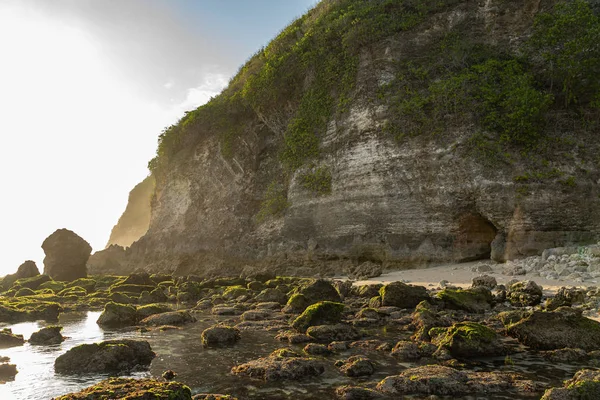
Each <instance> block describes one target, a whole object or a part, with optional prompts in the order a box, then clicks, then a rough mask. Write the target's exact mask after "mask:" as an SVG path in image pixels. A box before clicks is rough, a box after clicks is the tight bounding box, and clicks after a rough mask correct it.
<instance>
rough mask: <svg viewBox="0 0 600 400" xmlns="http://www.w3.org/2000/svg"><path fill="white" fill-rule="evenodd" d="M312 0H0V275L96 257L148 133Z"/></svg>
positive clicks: (219, 80) (152, 143)
mask: <svg viewBox="0 0 600 400" xmlns="http://www.w3.org/2000/svg"><path fill="white" fill-rule="evenodd" d="M314 3H315V0H160V1H159V0H52V1H48V0H0V276H2V275H5V274H7V273H12V272H14V271H16V269H17V267H18V266H19V265H20V264H21V263H22V262H23V261H25V260H34V261H36V263H37V265H38V268H39V269H40V272H42V270H43V262H42V260H43V258H44V253H43V251H42V249H41V247H40V246H41V244H42V242H43V241H44V239H45V238H46V237H47V236H48V235H50V234H51V233H52V232H54V231H55V230H56V229H59V228H67V229H71V230H73V231H74V232H76V233H77V234H78V235H80V236H81V237H83V238H84V239H85V240H87V241H88V242H89V243H90V244H91V245H92V248H93V249H94V251H97V250H101V249H103V248H104V246H105V244H106V242H107V240H108V237H109V235H110V230H111V229H112V227H113V225H114V224H115V223H116V222H117V220H118V218H119V216H120V215H121V213H122V212H123V211H124V210H125V206H126V203H127V196H128V194H129V191H130V190H131V189H132V188H133V187H134V186H135V184H137V183H138V182H140V181H141V180H143V179H144V178H145V177H146V176H147V175H148V170H147V163H148V161H149V160H150V159H151V158H152V157H153V156H154V153H155V150H156V144H157V137H158V134H159V133H160V131H161V130H162V129H163V128H164V127H166V126H168V125H171V124H173V123H175V122H176V121H177V120H178V119H179V118H180V117H181V116H182V115H183V113H184V112H185V111H189V110H192V109H194V108H196V107H198V106H199V105H201V104H203V103H205V102H206V101H208V100H209V99H210V97H211V96H214V95H216V94H218V93H219V92H220V91H221V90H222V89H223V88H224V86H225V85H226V84H227V82H228V80H229V78H230V77H231V76H232V75H233V74H234V73H235V72H236V71H237V70H238V68H239V67H240V66H241V65H242V64H243V63H244V62H245V61H246V60H247V59H248V58H249V57H250V56H251V55H252V54H254V53H255V52H256V51H257V50H258V49H259V48H260V47H261V46H264V45H266V44H267V43H268V42H269V41H270V39H272V38H273V37H275V36H276V35H277V33H278V32H279V31H280V30H281V29H283V28H284V27H285V26H286V25H288V24H289V23H290V22H291V21H293V20H294V19H295V18H296V17H298V16H300V15H302V14H303V13H304V12H306V11H307V10H308V9H309V8H310V7H312V6H313V5H314Z"/></svg>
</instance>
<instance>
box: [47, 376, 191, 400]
mask: <svg viewBox="0 0 600 400" xmlns="http://www.w3.org/2000/svg"><path fill="white" fill-rule="evenodd" d="M107 393H110V394H109V396H110V397H111V398H113V399H132V400H133V399H154V400H191V399H192V392H191V391H190V388H189V387H187V386H185V385H183V384H181V383H178V382H161V381H158V380H155V379H131V378H108V379H106V380H104V381H102V382H98V383H96V384H95V385H93V386H90V387H88V388H86V389H83V390H82V391H80V392H77V393H69V394H65V395H63V396H60V397H57V398H56V399H55V400H92V399H98V398H104V397H105V396H107Z"/></svg>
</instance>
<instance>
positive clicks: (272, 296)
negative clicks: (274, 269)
mask: <svg viewBox="0 0 600 400" xmlns="http://www.w3.org/2000/svg"><path fill="white" fill-rule="evenodd" d="M254 299H255V300H256V301H258V302H260V303H273V302H274V303H279V304H285V303H286V302H287V296H286V295H285V293H283V292H282V291H281V290H279V289H276V288H267V289H264V290H263V291H261V292H260V293H259V294H257V295H256V297H255V298H254Z"/></svg>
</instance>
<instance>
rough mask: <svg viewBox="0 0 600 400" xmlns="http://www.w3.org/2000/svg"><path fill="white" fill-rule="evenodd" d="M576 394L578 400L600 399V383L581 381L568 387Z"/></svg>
mask: <svg viewBox="0 0 600 400" xmlns="http://www.w3.org/2000/svg"><path fill="white" fill-rule="evenodd" d="M567 388H568V389H571V390H572V391H573V392H575V393H576V396H578V397H577V399H578V400H596V399H600V381H596V380H593V381H589V380H586V381H579V382H575V383H572V384H570V385H568V386H567Z"/></svg>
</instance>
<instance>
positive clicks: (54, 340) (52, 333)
mask: <svg viewBox="0 0 600 400" xmlns="http://www.w3.org/2000/svg"><path fill="white" fill-rule="evenodd" d="M61 330H62V326H47V327H45V328H42V329H40V330H39V331H37V332H33V333H32V334H31V337H30V338H29V340H28V342H29V343H31V344H37V345H48V344H59V343H62V342H63V341H64V340H65V337H64V336H63V335H61V333H60V331H61Z"/></svg>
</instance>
